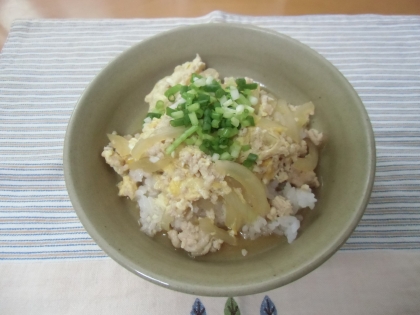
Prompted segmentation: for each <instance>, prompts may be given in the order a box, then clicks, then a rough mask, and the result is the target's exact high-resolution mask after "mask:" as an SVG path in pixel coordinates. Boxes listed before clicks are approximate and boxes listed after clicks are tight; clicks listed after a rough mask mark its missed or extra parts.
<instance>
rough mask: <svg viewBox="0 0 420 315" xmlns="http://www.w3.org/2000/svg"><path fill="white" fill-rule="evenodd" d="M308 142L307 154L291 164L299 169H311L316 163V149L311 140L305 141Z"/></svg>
mask: <svg viewBox="0 0 420 315" xmlns="http://www.w3.org/2000/svg"><path fill="white" fill-rule="evenodd" d="M306 142H307V144H308V154H307V155H306V156H305V157H304V158H298V159H297V160H296V162H295V163H294V164H293V167H294V168H295V169H297V170H299V171H313V170H314V169H315V167H316V166H317V165H318V149H317V147H316V146H315V145H314V144H313V143H312V142H311V141H306Z"/></svg>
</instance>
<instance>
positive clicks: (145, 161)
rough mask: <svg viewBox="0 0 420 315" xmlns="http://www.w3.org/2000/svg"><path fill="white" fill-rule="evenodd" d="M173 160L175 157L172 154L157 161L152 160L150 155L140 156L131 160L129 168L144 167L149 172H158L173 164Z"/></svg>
mask: <svg viewBox="0 0 420 315" xmlns="http://www.w3.org/2000/svg"><path fill="white" fill-rule="evenodd" d="M172 161H173V158H172V157H170V156H165V157H164V158H162V159H160V160H159V161H157V162H156V163H152V162H150V160H149V158H148V157H144V158H140V159H138V160H137V161H133V162H131V163H130V162H129V163H128V168H129V169H130V170H137V169H142V170H143V171H146V172H148V173H153V172H157V171H160V170H163V169H164V168H165V167H166V166H168V165H169V164H171V163H172Z"/></svg>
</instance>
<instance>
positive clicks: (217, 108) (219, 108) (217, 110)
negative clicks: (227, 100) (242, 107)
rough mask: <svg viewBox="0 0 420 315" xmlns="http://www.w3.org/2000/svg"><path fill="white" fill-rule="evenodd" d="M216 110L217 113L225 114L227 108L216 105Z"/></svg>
mask: <svg viewBox="0 0 420 315" xmlns="http://www.w3.org/2000/svg"><path fill="white" fill-rule="evenodd" d="M214 111H215V112H216V113H218V114H223V113H224V112H225V109H224V108H221V107H216V108H215V109H214Z"/></svg>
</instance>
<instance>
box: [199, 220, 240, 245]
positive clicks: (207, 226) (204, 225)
mask: <svg viewBox="0 0 420 315" xmlns="http://www.w3.org/2000/svg"><path fill="white" fill-rule="evenodd" d="M198 224H199V226H200V228H201V230H202V231H203V232H205V233H207V234H210V235H211V236H213V237H215V238H218V239H221V240H222V241H223V242H226V243H228V244H230V245H236V242H237V241H236V237H234V236H232V235H230V234H229V233H228V232H227V231H225V230H223V229H221V228H218V227H217V226H215V225H214V224H213V222H212V220H211V219H210V218H200V219H198Z"/></svg>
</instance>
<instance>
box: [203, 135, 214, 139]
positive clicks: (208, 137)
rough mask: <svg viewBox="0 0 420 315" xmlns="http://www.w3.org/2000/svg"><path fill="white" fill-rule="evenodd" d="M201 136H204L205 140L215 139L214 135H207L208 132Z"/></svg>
mask: <svg viewBox="0 0 420 315" xmlns="http://www.w3.org/2000/svg"><path fill="white" fill-rule="evenodd" d="M201 138H202V139H203V140H213V139H214V137H213V136H210V135H206V134H204V135H203V136H202V137H201Z"/></svg>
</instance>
